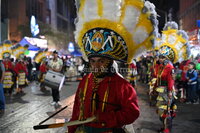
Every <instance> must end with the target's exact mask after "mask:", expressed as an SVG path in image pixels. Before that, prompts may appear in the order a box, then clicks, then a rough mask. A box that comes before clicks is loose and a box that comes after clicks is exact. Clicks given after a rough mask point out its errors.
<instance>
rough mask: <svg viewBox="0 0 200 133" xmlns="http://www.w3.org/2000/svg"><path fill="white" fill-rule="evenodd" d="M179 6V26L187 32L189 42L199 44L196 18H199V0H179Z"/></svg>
mask: <svg viewBox="0 0 200 133" xmlns="http://www.w3.org/2000/svg"><path fill="white" fill-rule="evenodd" d="M179 6H180V9H179V24H180V28H181V29H183V30H185V31H187V32H188V35H189V39H190V43H191V44H194V45H200V43H199V41H198V31H199V27H198V26H197V20H200V0H180V4H179Z"/></svg>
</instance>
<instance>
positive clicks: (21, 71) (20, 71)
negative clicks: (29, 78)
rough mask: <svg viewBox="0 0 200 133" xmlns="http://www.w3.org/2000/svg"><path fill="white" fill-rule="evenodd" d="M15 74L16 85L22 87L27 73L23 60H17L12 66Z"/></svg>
mask: <svg viewBox="0 0 200 133" xmlns="http://www.w3.org/2000/svg"><path fill="white" fill-rule="evenodd" d="M14 70H15V72H16V74H17V75H18V76H17V77H18V79H17V82H18V85H19V87H20V88H21V87H24V86H25V85H26V75H27V74H28V71H27V68H26V65H25V64H24V63H23V62H18V63H17V64H16V65H15V68H14Z"/></svg>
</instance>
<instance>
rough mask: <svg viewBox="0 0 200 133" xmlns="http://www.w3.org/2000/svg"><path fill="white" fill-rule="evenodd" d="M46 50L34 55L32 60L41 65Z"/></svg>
mask: <svg viewBox="0 0 200 133" xmlns="http://www.w3.org/2000/svg"><path fill="white" fill-rule="evenodd" d="M47 52H48V49H45V50H40V51H38V53H36V54H35V56H34V60H35V62H36V63H41V62H42V61H43V60H44V59H46V57H47Z"/></svg>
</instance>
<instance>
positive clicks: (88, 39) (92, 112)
mask: <svg viewBox="0 0 200 133" xmlns="http://www.w3.org/2000/svg"><path fill="white" fill-rule="evenodd" d="M77 2H78V1H77ZM116 3H117V4H116ZM138 4H139V5H140V6H138ZM76 5H80V9H78V11H79V13H78V19H77V20H78V22H77V23H76V26H77V27H76V32H75V33H76V34H75V38H76V41H77V42H78V45H79V47H80V48H81V49H82V50H83V52H84V54H85V55H86V56H87V57H88V59H89V67H90V73H89V74H87V75H86V76H84V77H83V80H82V81H81V82H80V84H79V86H78V90H77V92H76V96H75V101H74V107H73V113H72V118H71V120H70V121H71V122H73V121H76V120H79V121H80V122H81V123H84V124H80V125H78V126H69V127H68V132H69V133H80V132H81V133H108V132H109V133H123V132H125V131H124V130H125V129H124V126H125V125H127V124H131V123H133V122H134V121H135V120H136V119H137V118H138V117H139V114H140V110H139V107H138V101H137V95H136V91H135V89H134V88H133V86H132V85H131V84H130V83H129V82H128V81H126V80H125V79H124V78H123V77H122V76H120V75H119V74H117V72H116V70H115V69H114V68H113V62H114V60H117V61H121V62H124V63H130V62H131V61H132V59H133V57H134V55H137V54H139V53H137V52H136V51H137V50H138V49H140V48H141V50H145V49H146V48H145V47H144V44H145V45H149V47H151V46H152V43H151V41H150V39H149V37H150V36H149V35H152V34H150V33H152V32H153V31H154V24H153V23H152V22H154V21H155V20H156V14H153V13H155V12H153V11H155V10H154V6H153V5H152V4H151V3H150V2H146V3H145V2H144V1H143V0H137V1H134V0H132V1H131V2H130V3H129V2H122V1H121V0H115V2H113V1H104V2H99V3H96V2H95V1H92V0H88V1H86V2H85V3H84V2H83V3H82V1H81V3H77V4H76ZM145 5H148V6H147V7H146V6H145ZM109 6H112V7H109ZM150 8H151V9H150ZM97 9H98V10H97ZM143 9H145V11H143ZM126 10H129V13H127V12H126ZM152 10H153V11H152ZM97 11H98V12H97ZM122 14H123V15H122ZM134 14H135V15H136V14H137V15H138V16H135V15H134ZM140 15H141V16H140ZM143 15H144V16H148V17H142V16H143ZM150 16H151V17H150ZM137 18H141V19H142V22H144V23H139V22H138V21H135V22H133V21H132V20H135V19H137ZM148 18H152V20H150V19H148ZM129 22H133V23H134V24H133V23H132V24H131V23H129ZM145 24H148V25H145ZM140 26H142V27H143V28H144V29H145V30H139V29H140V28H139V27H140ZM137 29H138V33H142V34H146V35H147V36H145V37H144V36H143V35H142V36H141V35H139V34H138V35H136V34H133V33H134V32H133V31H136V30H137ZM146 32H148V33H146ZM140 37H142V40H143V41H140V39H141V38H140ZM136 42H137V43H136Z"/></svg>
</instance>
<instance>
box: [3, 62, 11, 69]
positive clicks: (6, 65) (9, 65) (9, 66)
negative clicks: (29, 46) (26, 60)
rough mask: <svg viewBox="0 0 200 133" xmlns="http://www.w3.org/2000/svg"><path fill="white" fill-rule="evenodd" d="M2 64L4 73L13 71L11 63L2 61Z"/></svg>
mask: <svg viewBox="0 0 200 133" xmlns="http://www.w3.org/2000/svg"><path fill="white" fill-rule="evenodd" d="M3 64H4V66H5V69H6V71H7V70H13V69H14V68H13V64H12V62H11V61H3Z"/></svg>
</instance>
